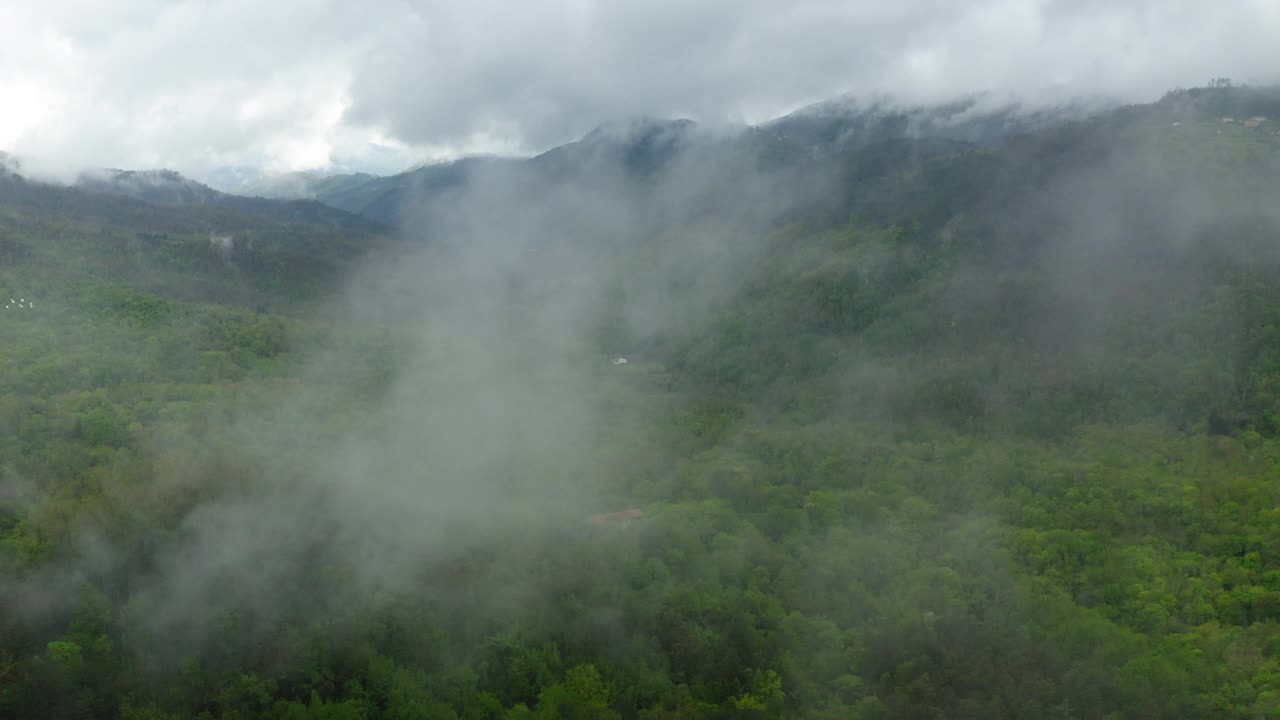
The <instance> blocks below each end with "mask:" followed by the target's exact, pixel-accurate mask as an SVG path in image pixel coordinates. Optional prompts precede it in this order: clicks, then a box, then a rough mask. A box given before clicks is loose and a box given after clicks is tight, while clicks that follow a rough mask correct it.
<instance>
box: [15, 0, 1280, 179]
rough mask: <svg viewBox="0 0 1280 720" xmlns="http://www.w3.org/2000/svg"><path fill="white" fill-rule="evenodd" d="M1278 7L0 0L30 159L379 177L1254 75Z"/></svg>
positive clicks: (1090, 0)
mask: <svg viewBox="0 0 1280 720" xmlns="http://www.w3.org/2000/svg"><path fill="white" fill-rule="evenodd" d="M1277 38H1280V0H1218V2H1206V1H1205V0H1197V1H1195V2H1192V1H1190V0H892V1H889V0H787V1H786V2H783V1H781V0H733V1H730V0H702V1H699V0H540V1H539V2H523V1H520V0H508V1H506V2H499V1H498V0H453V1H451V2H442V1H439V0H343V1H338V0H3V1H0V149H7V150H9V151H11V152H15V153H17V154H18V155H20V156H23V157H24V158H25V159H26V162H27V164H28V167H35V166H40V167H42V168H46V169H50V170H54V169H61V170H63V171H65V170H69V169H75V168H79V167H89V166H99V167H101V166H107V167H127V168H145V167H170V168H176V169H178V170H181V171H183V172H185V173H187V174H190V175H193V176H195V177H197V178H207V177H208V176H209V173H210V172H211V171H212V170H214V169H217V168H226V167H251V168H265V169H267V170H270V171H286V170H302V169H313V168H325V167H334V166H337V167H340V168H355V169H364V170H369V171H373V172H384V173H385V172H394V171H396V170H399V169H402V168H403V167H404V166H407V165H410V164H413V163H415V162H418V161H421V160H425V159H431V158H442V157H448V156H453V155H457V154H460V153H468V152H500V153H518V152H528V151H538V150H542V149H545V148H547V147H549V146H551V145H554V144H558V143H562V142H566V141H568V140H572V139H574V138H576V137H578V136H580V135H581V134H583V133H584V132H586V131H588V130H590V129H591V128H592V127H593V126H595V125H597V124H599V123H600V122H601V121H604V120H608V119H613V118H617V117H620V116H626V115H631V114H640V113H643V114H648V115H657V116H683V117H692V118H694V119H698V120H703V121H725V120H729V121H759V120H763V119H767V118H769V117H773V116H776V115H779V114H783V113H785V112H787V111H790V110H793V109H795V108H796V107H799V106H801V105H804V104H806V103H809V102H813V101H817V100H821V99H825V98H828V97H832V96H835V95H839V94H842V93H854V94H856V95H863V94H878V93H889V94H891V95H893V96H897V97H901V98H903V99H904V100H907V101H913V102H914V101H930V100H936V99H946V98H950V97H954V96H956V95H960V94H964V93H970V92H975V91H991V92H995V93H1000V94H1013V95H1015V96H1018V97H1023V98H1026V99H1029V100H1033V101H1034V100H1042V99H1044V98H1058V99H1066V98H1069V97H1073V96H1096V95H1100V94H1101V95H1111V96H1118V97H1120V98H1122V99H1131V100H1148V99H1154V98H1156V97H1159V95H1161V94H1162V93H1163V92H1164V91H1165V90H1167V89H1170V88H1172V87H1177V86H1192V85H1201V84H1204V83H1205V82H1206V81H1207V80H1208V79H1209V78H1211V77H1218V76H1227V77H1231V78H1232V79H1233V80H1235V81H1237V82H1254V83H1269V82H1276V81H1277V79H1278V78H1277V76H1278V75H1280V50H1277V47H1280V45H1278V44H1277V41H1276V39H1277Z"/></svg>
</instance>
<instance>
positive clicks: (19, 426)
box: [0, 87, 1280, 720]
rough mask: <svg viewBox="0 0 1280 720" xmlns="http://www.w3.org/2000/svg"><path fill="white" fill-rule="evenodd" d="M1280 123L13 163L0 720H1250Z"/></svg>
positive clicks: (807, 133)
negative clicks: (115, 165)
mask: <svg viewBox="0 0 1280 720" xmlns="http://www.w3.org/2000/svg"><path fill="white" fill-rule="evenodd" d="M1278 102H1280V89H1274V88H1273V89H1266V88H1216V87H1215V88H1200V89H1191V90H1185V91H1176V92H1172V93H1170V94H1169V95H1167V96H1166V97H1164V98H1163V99H1161V100H1160V101H1158V102H1155V103H1147V104H1139V105H1129V106H1123V107H1116V108H1111V109H1106V110H1100V111H1097V112H1090V113H1086V114H1084V115H1082V116H1076V115H1075V114H1073V113H1074V110H1070V109H1068V110H1065V111H1063V112H1062V113H1058V112H1057V111H1053V112H1049V113H1048V114H1047V115H1045V116H1034V117H1030V118H1027V117H1024V115H1025V114H1024V113H1020V112H1017V113H1014V114H1013V115H1007V114H1006V115H1001V114H1000V113H995V114H984V113H985V111H982V112H979V111H978V110H979V108H980V107H981V106H980V105H979V106H974V107H969V106H963V105H957V106H955V107H950V106H949V107H945V108H924V109H920V110H918V111H917V110H910V111H900V110H894V109H886V108H869V107H864V106H862V105H857V106H856V107H855V108H854V109H853V110H849V109H848V108H847V107H846V105H845V103H844V101H840V102H838V103H836V104H835V105H834V106H822V107H817V108H813V109H810V110H809V111H805V112H801V113H799V114H797V115H796V116H789V117H787V118H782V119H779V120H777V121H775V122H773V123H767V124H765V125H761V126H758V127H748V128H743V127H737V128H733V127H730V128H708V127H704V126H701V125H695V124H691V123H687V122H678V121H677V122H667V121H658V120H637V121H635V122H627V123H617V124H610V125H608V126H605V127H602V128H601V129H600V130H599V131H597V132H593V133H590V134H588V135H587V136H585V137H583V138H582V139H581V140H579V141H578V142H576V143H570V144H568V145H565V146H562V147H559V148H555V149H553V150H551V151H549V152H548V153H545V154H543V155H540V156H538V157H536V158H527V159H482V160H469V161H459V162H457V163H451V164H444V165H437V166H429V167H424V168H419V169H416V170H414V171H413V172H410V173H404V174H401V175H397V176H394V177H393V178H377V179H369V178H355V179H351V180H350V181H348V180H346V179H339V180H335V181H334V182H335V183H336V187H337V188H341V193H347V194H346V195H344V197H347V198H349V199H350V201H351V203H352V204H353V205H355V204H360V205H361V207H366V208H375V211H376V213H378V214H381V215H385V216H386V217H388V218H390V219H394V220H396V222H398V223H400V225H401V228H400V231H399V232H396V233H393V234H392V235H391V236H390V237H388V236H384V235H382V234H380V233H378V232H373V231H374V230H380V229H381V228H382V227H383V226H380V225H376V224H372V223H369V222H368V221H366V220H361V219H358V218H357V219H355V220H351V221H348V222H338V223H333V222H326V221H323V220H321V221H311V220H309V219H308V216H307V215H306V214H303V215H302V216H301V217H298V218H294V217H292V216H291V215H290V212H289V211H287V209H288V208H290V207H291V205H290V204H289V203H281V202H279V201H272V200H266V199H257V200H254V201H253V202H250V203H240V204H236V202H237V201H232V200H227V199H225V198H222V197H220V196H216V195H214V196H209V199H208V201H207V202H206V201H200V200H199V198H200V197H202V196H203V191H200V190H199V189H198V188H195V189H190V188H188V190H190V192H188V191H187V190H183V188H185V187H186V185H185V183H182V182H181V181H180V179H174V178H161V180H162V182H161V183H160V184H161V185H162V186H163V187H165V188H167V189H165V190H163V192H159V195H158V196H157V197H159V198H160V199H162V200H164V202H151V201H147V200H143V199H139V198H138V197H135V196H132V195H130V194H129V193H128V192H123V191H120V192H117V191H115V190H109V191H90V190H88V189H86V188H82V187H60V186H52V185H44V184H39V183H32V182H28V181H26V180H24V179H23V178H21V177H18V176H15V175H12V174H10V175H4V176H0V293H7V295H3V297H5V298H8V297H12V298H13V299H14V301H15V302H14V303H12V306H11V305H10V303H8V302H5V303H0V305H2V307H0V387H2V388H4V393H0V589H2V590H3V592H0V717H5V718H7V717H15V718H42V717H51V718H64V717H86V718H95V717H103V718H164V719H166V720H168V719H171V718H188V717H215V716H219V717H241V718H252V717H266V718H309V717H316V718H335V717H356V718H368V719H369V720H382V719H383V718H402V717H442V718H530V717H547V718H555V717H582V718H610V719H616V718H653V719H657V718H676V717H680V718H696V719H698V720H720V719H726V718H782V719H790V718H796V719H799V718H860V719H868V720H869V719H871V718H898V717H904V718H913V717H956V718H988V717H998V718H1004V717H1016V718H1068V717H1082V716H1083V717H1114V718H1122V717H1123V718H1128V717H1135V718H1136V717H1142V718H1169V719H1171V720H1172V719H1176V718H1186V717H1195V718H1219V717H1221V718H1241V719H1242V720H1243V719H1245V718H1257V717H1271V716H1273V715H1275V712H1276V710H1277V708H1278V707H1280V704H1278V703H1277V698H1280V577H1278V575H1277V573H1280V513H1278V512H1277V510H1276V508H1277V506H1280V488H1278V487H1277V483H1276V476H1277V468H1278V467H1280V283H1277V282H1275V279H1276V278H1277V277H1280V213H1277V211H1276V209H1275V202H1274V191H1275V188H1276V187H1278V186H1280V135H1277V134H1276V128H1274V127H1272V124H1273V123H1275V122H1276V120H1277V118H1275V117H1274V116H1273V113H1274V112H1275V108H1277V107H1280V104H1277V103H1278ZM1228 113H1229V114H1230V116H1231V117H1233V121H1231V122H1227V121H1224V119H1223V118H1224V117H1226V116H1228ZM1263 116H1265V119H1263V120H1259V121H1257V122H1256V123H1253V124H1250V125H1245V124H1244V123H1241V122H1239V119H1240V118H1241V117H1244V118H1254V117H1263ZM348 183H349V184H348ZM125 185H126V186H127V187H126V189H128V190H129V191H130V192H141V191H137V190H135V189H134V188H136V186H137V185H138V184H137V183H125ZM142 185H146V186H147V187H146V188H145V191H146V192H148V193H150V192H155V190H154V189H152V188H150V186H149V185H148V184H147V183H142ZM336 192H338V190H335V193H336ZM362 193H367V194H362ZM308 207H309V206H308ZM263 208H272V209H271V210H270V211H266V210H263ZM325 210H326V212H329V213H339V212H340V211H339V210H336V209H333V208H325ZM371 214H372V213H371ZM317 217H323V216H320V215H319V214H317ZM401 236H403V237H406V238H409V239H406V240H399V239H395V238H398V237H401ZM420 240H425V241H420ZM33 302H34V306H33ZM623 361H625V362H623Z"/></svg>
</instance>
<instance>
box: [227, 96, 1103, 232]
mask: <svg viewBox="0 0 1280 720" xmlns="http://www.w3.org/2000/svg"><path fill="white" fill-rule="evenodd" d="M1101 109H1102V107H1101V106H1100V105H1098V104H1085V103H1076V104H1070V105H1065V106H1062V107H1058V108H1032V109H1024V108H1021V107H1019V106H1017V105H1002V106H994V107H988V106H987V104H984V102H983V99H982V98H970V99H965V100H962V101H957V102H954V103H951V104H948V105H943V106H938V107H914V108H904V107H901V106H898V105H895V104H892V103H889V102H888V101H879V102H870V103H862V102H859V101H857V100H855V99H853V98H839V99H835V100H831V101H827V102H823V103H818V104H815V105H812V106H809V107H806V108H802V109H800V110H798V111H796V112H794V113H792V114H790V115H787V116H786V117H782V118H778V119H777V120H773V121H770V122H767V123H764V124H762V125H759V126H756V127H747V126H735V125H723V126H718V127H714V128H712V127H708V128H703V127H700V126H699V125H698V124H697V123H695V122H693V121H691V120H684V119H682V120H661V119H657V118H632V119H628V120H622V121H616V122H612V123H607V124H605V125H601V126H599V127H597V128H595V129H594V130H592V131H591V132H589V133H588V134H587V135H585V136H584V137H583V138H581V139H580V140H577V141H575V142H572V143H568V144H566V145H562V146H558V147H555V148H552V149H550V150H548V151H546V152H544V153H541V154H539V155H537V156H534V157H531V158H527V159H515V158H484V157H475V158H464V159H462V160H458V161H454V162H450V163H442V164H437V165H427V166H424V167H421V168H416V169H413V170H410V171H407V172H405V173H401V174H398V175H393V176H388V177H376V176H371V175H365V174H355V175H333V176H328V177H319V176H315V175H310V174H304V173H295V174H292V175H287V176H278V177H276V178H271V179H267V180H264V181H262V182H261V183H259V184H258V185H255V186H252V188H251V190H250V191H247V192H252V193H257V194H261V195H264V196H271V197H306V198H314V199H316V200H318V201H320V202H323V203H326V204H329V205H332V206H334V207H338V208H341V209H343V210H347V211H348V212H353V213H356V214H360V215H363V216H365V217H368V218H371V219H374V220H377V221H380V222H385V223H388V224H392V225H398V224H401V223H402V222H403V218H402V216H401V210H402V209H404V208H406V207H409V206H411V205H416V206H419V207H430V206H431V205H432V204H433V203H434V202H435V201H436V198H438V197H439V196H441V195H443V194H447V193H449V192H451V191H454V190H457V189H458V188H460V187H463V186H465V185H467V184H468V183H471V182H473V181H475V182H481V183H493V182H500V183H517V184H523V185H524V186H530V185H539V184H545V183H563V182H568V181H574V182H583V183H587V184H589V183H590V182H592V181H591V180H587V178H588V176H590V175H592V174H596V175H599V174H600V173H613V174H615V175H617V173H621V176H624V177H627V178H630V179H632V180H643V179H644V178H652V177H654V176H655V175H656V174H657V173H659V172H660V171H661V170H662V169H663V168H664V167H666V166H668V165H669V164H671V163H673V162H678V161H680V160H681V159H682V158H684V159H687V160H688V161H689V162H702V163H706V164H711V165H715V164H718V163H719V160H718V158H726V157H729V158H735V159H736V158H740V157H742V156H744V155H745V154H748V153H749V154H753V155H754V156H756V157H757V158H758V159H759V162H762V163H769V162H780V163H788V164H792V165H794V164H796V163H802V164H803V163H809V162H811V161H813V160H821V159H826V158H830V157H831V156H833V155H837V154H840V153H849V152H859V151H861V150H862V149H864V148H866V147H869V146H872V145H876V146H884V145H886V144H888V143H897V144H898V145H899V146H900V149H903V148H905V146H907V145H911V146H912V148H911V149H912V151H913V152H930V153H937V152H948V151H952V150H957V149H962V148H966V147H991V146H994V145H998V144H1000V143H1002V142H1004V141H1005V140H1007V139H1009V138H1010V137H1012V136H1015V135H1017V134H1020V133H1026V132H1032V131H1036V130H1041V129H1045V128H1049V127H1053V126H1055V125H1061V124H1063V123H1066V122H1070V121H1073V120H1078V119H1081V118H1083V117H1087V116H1089V115H1090V114H1094V113H1097V112H1099V111H1100V110H1101ZM694 158H697V159H694ZM617 179H618V177H611V178H597V180H598V181H601V182H612V181H614V180H617Z"/></svg>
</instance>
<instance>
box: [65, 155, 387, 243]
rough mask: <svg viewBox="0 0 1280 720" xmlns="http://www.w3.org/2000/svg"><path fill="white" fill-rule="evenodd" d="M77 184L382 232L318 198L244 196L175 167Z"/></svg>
mask: <svg viewBox="0 0 1280 720" xmlns="http://www.w3.org/2000/svg"><path fill="white" fill-rule="evenodd" d="M74 186H75V187H76V188H77V189H79V190H83V191H85V192H87V193H92V194H102V195H114V196H120V197H128V198H134V199H137V200H142V201H145V202H147V203H150V204H153V205H169V206H188V205H196V206H209V207H217V208H225V209H228V210H233V211H236V212H239V213H246V214H251V215H258V216H262V217H266V218H270V219H272V220H278V221H284V222H306V223H323V224H328V225H331V226H333V227H341V228H344V229H348V230H351V231H354V232H366V233H373V232H380V231H381V229H382V226H381V224H380V223H377V222H376V221H372V220H368V219H363V218H359V217H356V216H354V215H353V214H351V213H348V212H344V211H342V210H341V209H334V207H333V206H330V205H326V204H323V203H319V202H316V201H314V200H299V199H268V198H256V197H244V196H241V195H230V194H227V193H223V192H219V191H217V190H214V189H213V188H210V187H209V186H207V185H204V184H202V183H199V182H196V181H195V180H191V179H190V178H186V177H183V176H182V175H181V174H179V173H177V172H174V171H172V170H142V171H134V170H95V171H88V172H85V173H82V174H81V175H80V176H79V177H78V178H77V179H76V181H75V183H74Z"/></svg>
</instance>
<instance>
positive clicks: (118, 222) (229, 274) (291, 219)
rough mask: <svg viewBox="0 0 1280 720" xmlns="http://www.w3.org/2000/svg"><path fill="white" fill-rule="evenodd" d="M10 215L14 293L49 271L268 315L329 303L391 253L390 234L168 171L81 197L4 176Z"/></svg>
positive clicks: (80, 192)
mask: <svg viewBox="0 0 1280 720" xmlns="http://www.w3.org/2000/svg"><path fill="white" fill-rule="evenodd" d="M0 208H3V209H4V210H5V212H6V215H5V216H4V217H3V219H2V220H0V246H2V247H3V248H4V253H5V254H6V255H7V257H8V258H9V259H10V261H11V262H10V263H8V264H6V265H4V266H3V267H2V268H0V270H2V272H3V277H4V278H6V279H7V285H8V286H9V287H20V286H23V285H28V286H29V285H31V284H33V283H37V282H42V281H39V278H40V277H42V276H43V273H44V272H45V271H48V272H52V273H54V276H56V277H58V278H61V279H60V280H58V284H61V283H64V282H68V281H69V278H71V277H75V276H81V275H83V276H84V277H85V278H86V279H87V278H98V279H100V280H110V281H112V282H123V283H126V284H128V285H130V286H132V287H134V288H137V289H143V290H147V291H150V292H159V293H161V294H164V295H166V296H169V297H173V298H178V299H186V300H197V299H203V300H205V301H210V300H216V301H218V302H234V303H237V304H246V305H259V306H264V305H271V306H281V305H287V304H289V303H295V302H299V301H303V300H306V299H318V297H319V294H320V293H321V288H328V289H329V290H332V288H333V287H334V286H335V285H334V284H335V283H337V282H339V280H340V278H341V277H342V276H343V275H344V274H345V273H347V272H349V271H350V269H351V267H353V265H354V263H355V262H356V261H357V260H358V259H359V258H360V257H362V256H364V255H365V254H366V253H368V252H369V251H370V250H372V249H374V248H377V247H382V246H384V245H385V242H386V241H385V240H384V235H385V232H386V230H387V228H386V227H385V226H383V225H380V224H378V223H375V222H372V221H369V220H366V219H364V218H360V217H357V216H355V215H351V214H348V213H345V212H343V211H341V210H337V209H335V208H331V207H328V206H326V205H322V204H320V203H317V202H314V201H298V200H289V201H281V200H265V199H258V198H243V197H238V196H234V195H226V194H224V193H219V192H217V191H214V190H211V189H210V188H208V187H206V186H204V185H202V184H200V183H197V182H194V181H191V180H189V179H187V178H184V177H182V176H181V175H179V174H177V173H174V172H169V171H156V172H115V171H112V172H106V173H95V174H92V175H88V176H83V177H82V178H81V180H80V181H79V182H78V183H77V184H76V185H74V186H63V185H56V184H50V183H43V182H38V181H33V180H28V179H26V178H24V177H22V176H21V175H18V174H16V173H10V174H7V175H0ZM68 273H69V274H68ZM51 277H52V276H51Z"/></svg>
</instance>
